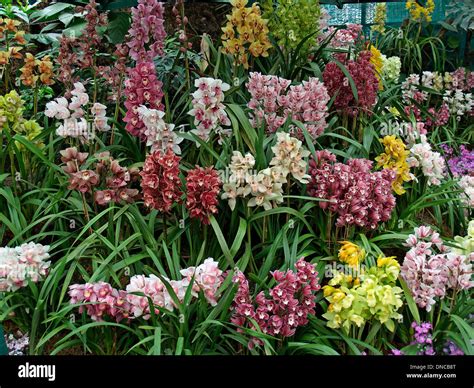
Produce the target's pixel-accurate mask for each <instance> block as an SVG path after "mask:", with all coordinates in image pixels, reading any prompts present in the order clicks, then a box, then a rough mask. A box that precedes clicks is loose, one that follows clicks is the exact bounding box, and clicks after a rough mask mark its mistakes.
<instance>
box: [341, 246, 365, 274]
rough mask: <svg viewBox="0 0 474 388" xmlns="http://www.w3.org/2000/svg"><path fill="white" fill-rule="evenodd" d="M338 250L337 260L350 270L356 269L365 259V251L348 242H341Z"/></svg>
mask: <svg viewBox="0 0 474 388" xmlns="http://www.w3.org/2000/svg"><path fill="white" fill-rule="evenodd" d="M341 244H342V246H341V249H339V254H338V257H339V260H340V261H341V262H343V263H346V264H347V265H349V267H352V268H358V267H359V265H360V263H362V262H363V261H364V259H365V250H364V249H363V248H361V247H359V246H358V245H357V244H354V243H353V242H350V241H341Z"/></svg>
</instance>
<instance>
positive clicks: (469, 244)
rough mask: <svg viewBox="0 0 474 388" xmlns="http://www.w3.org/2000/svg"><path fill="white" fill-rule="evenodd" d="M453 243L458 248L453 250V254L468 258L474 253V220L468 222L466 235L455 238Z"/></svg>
mask: <svg viewBox="0 0 474 388" xmlns="http://www.w3.org/2000/svg"><path fill="white" fill-rule="evenodd" d="M454 241H455V242H456V245H457V246H459V247H460V248H453V252H455V253H457V254H459V255H464V256H469V255H470V254H471V253H473V252H474V220H471V221H469V226H468V228H467V235H466V236H464V237H461V236H456V237H454Z"/></svg>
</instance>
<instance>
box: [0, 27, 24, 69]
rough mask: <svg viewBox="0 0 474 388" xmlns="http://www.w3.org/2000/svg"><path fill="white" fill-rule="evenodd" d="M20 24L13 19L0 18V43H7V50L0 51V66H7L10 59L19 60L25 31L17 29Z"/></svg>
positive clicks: (5, 48)
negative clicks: (3, 41)
mask: <svg viewBox="0 0 474 388" xmlns="http://www.w3.org/2000/svg"><path fill="white" fill-rule="evenodd" d="M19 25H20V22H19V21H17V20H13V19H7V18H0V41H2V40H5V41H8V48H7V47H4V49H0V66H5V65H7V64H8V63H9V62H10V60H11V59H21V57H22V55H21V53H20V51H21V49H22V47H19V46H16V45H25V44H26V40H25V31H21V30H19V29H18V26H19Z"/></svg>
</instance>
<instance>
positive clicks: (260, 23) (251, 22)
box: [222, 0, 272, 69]
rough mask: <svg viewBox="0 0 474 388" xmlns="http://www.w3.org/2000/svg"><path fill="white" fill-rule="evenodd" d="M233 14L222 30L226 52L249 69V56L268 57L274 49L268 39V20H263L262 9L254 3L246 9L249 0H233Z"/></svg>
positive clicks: (228, 16)
mask: <svg viewBox="0 0 474 388" xmlns="http://www.w3.org/2000/svg"><path fill="white" fill-rule="evenodd" d="M231 4H232V6H233V8H232V13H231V14H230V15H227V19H228V22H227V24H226V25H225V27H223V28H222V31H223V32H224V34H223V35H222V46H223V48H224V52H226V53H227V54H231V55H233V56H234V58H235V61H236V63H238V64H242V65H244V67H245V68H246V69H247V68H248V66H249V65H248V54H250V55H252V56H253V57H260V56H262V57H266V56H268V49H270V48H271V47H272V45H271V43H270V40H269V39H268V27H267V20H265V19H263V18H262V16H261V12H260V7H259V6H258V5H257V4H256V3H254V4H252V6H251V7H246V5H247V0H232V1H231Z"/></svg>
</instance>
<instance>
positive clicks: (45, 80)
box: [20, 53, 54, 88]
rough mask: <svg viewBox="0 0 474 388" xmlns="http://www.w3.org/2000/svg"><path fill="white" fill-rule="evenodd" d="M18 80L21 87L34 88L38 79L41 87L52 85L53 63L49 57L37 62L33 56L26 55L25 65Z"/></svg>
mask: <svg viewBox="0 0 474 388" xmlns="http://www.w3.org/2000/svg"><path fill="white" fill-rule="evenodd" d="M20 72H21V76H20V80H21V82H22V84H23V85H25V86H30V87H32V88H34V87H36V84H37V82H38V79H39V80H40V82H41V83H42V84H43V85H52V84H54V81H53V62H51V59H50V58H49V56H45V57H44V58H43V59H41V60H39V59H36V58H35V57H34V55H33V54H30V53H27V54H26V57H25V65H24V66H23V67H22V68H21V69H20Z"/></svg>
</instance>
